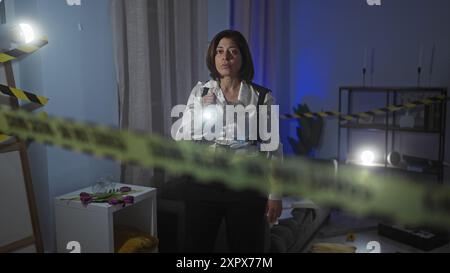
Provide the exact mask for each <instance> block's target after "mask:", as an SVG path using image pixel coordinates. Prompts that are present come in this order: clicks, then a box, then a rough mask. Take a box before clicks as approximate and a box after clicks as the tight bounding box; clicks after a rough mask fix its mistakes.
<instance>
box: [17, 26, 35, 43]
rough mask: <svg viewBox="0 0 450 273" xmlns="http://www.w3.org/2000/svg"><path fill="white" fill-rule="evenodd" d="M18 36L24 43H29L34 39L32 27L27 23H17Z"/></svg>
mask: <svg viewBox="0 0 450 273" xmlns="http://www.w3.org/2000/svg"><path fill="white" fill-rule="evenodd" d="M19 29H20V38H21V40H22V41H23V42H25V43H26V44H28V43H31V42H32V41H34V39H35V34H34V30H33V28H32V27H31V26H30V25H29V24H19Z"/></svg>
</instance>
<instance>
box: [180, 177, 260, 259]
mask: <svg viewBox="0 0 450 273" xmlns="http://www.w3.org/2000/svg"><path fill="white" fill-rule="evenodd" d="M185 204H186V245H185V251H186V252H197V253H198V252H203V253H211V252H212V251H213V250H214V243H215V241H216V238H217V234H218V231H219V228H220V224H221V223H222V221H223V220H225V225H226V237H227V243H228V247H229V250H230V251H231V252H241V253H249V252H254V253H262V252H264V238H265V235H264V232H265V228H266V227H265V224H266V223H265V221H266V217H265V210H266V204H267V198H266V197H265V196H263V195H261V194H260V193H258V192H254V191H235V190H230V189H228V188H226V187H225V186H223V185H221V184H219V183H214V184H208V185H200V184H197V183H191V182H189V183H187V185H186V199H185Z"/></svg>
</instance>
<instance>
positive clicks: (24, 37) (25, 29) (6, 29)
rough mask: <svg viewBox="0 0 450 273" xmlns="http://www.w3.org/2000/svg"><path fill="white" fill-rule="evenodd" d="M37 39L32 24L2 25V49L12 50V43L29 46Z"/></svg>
mask: <svg viewBox="0 0 450 273" xmlns="http://www.w3.org/2000/svg"><path fill="white" fill-rule="evenodd" d="M35 38H36V33H35V30H34V29H33V27H32V26H31V25H30V24H26V23H20V24H12V25H11V24H2V25H0V49H10V48H11V44H12V43H16V44H29V43H31V42H33V41H34V39H35Z"/></svg>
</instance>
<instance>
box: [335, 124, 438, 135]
mask: <svg viewBox="0 0 450 273" xmlns="http://www.w3.org/2000/svg"><path fill="white" fill-rule="evenodd" d="M339 126H340V127H341V128H347V129H365V130H376V131H386V130H387V131H399V132H414V133H426V134H439V133H441V132H440V131H439V130H436V129H434V130H429V129H424V128H407V127H404V128H402V127H398V126H388V127H387V128H386V125H384V124H340V125H339Z"/></svg>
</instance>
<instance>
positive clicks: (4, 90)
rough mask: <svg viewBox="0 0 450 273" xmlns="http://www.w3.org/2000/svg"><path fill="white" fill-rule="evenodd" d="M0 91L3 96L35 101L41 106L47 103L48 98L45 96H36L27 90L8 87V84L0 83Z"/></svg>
mask: <svg viewBox="0 0 450 273" xmlns="http://www.w3.org/2000/svg"><path fill="white" fill-rule="evenodd" d="M0 93H1V94H3V95H5V96H9V97H13V98H16V99H19V100H24V101H29V102H33V103H37V104H40V105H42V106H44V105H46V104H47V103H48V98H46V97H43V96H38V95H35V94H33V93H30V92H27V91H24V90H20V89H17V88H14V87H9V86H6V85H3V84H0Z"/></svg>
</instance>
